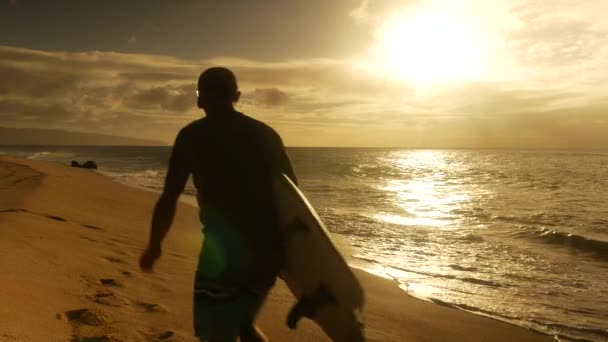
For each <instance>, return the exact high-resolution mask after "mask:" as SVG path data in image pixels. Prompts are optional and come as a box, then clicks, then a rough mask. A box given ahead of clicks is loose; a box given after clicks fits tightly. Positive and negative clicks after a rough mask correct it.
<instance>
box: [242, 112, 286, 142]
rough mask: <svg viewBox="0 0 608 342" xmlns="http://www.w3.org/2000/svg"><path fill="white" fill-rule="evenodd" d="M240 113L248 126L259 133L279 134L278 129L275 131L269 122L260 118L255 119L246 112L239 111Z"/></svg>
mask: <svg viewBox="0 0 608 342" xmlns="http://www.w3.org/2000/svg"><path fill="white" fill-rule="evenodd" d="M239 114H240V115H241V118H242V120H243V122H244V123H245V124H246V125H247V126H248V128H250V129H252V130H255V131H256V132H257V133H259V134H263V135H267V136H271V137H274V136H278V135H279V134H278V133H277V131H275V130H274V128H272V127H270V126H269V125H268V124H266V123H264V122H262V121H260V120H258V119H254V118H252V117H251V116H249V115H246V114H244V113H240V112H239Z"/></svg>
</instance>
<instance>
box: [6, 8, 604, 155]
mask: <svg viewBox="0 0 608 342" xmlns="http://www.w3.org/2000/svg"><path fill="white" fill-rule="evenodd" d="M607 16H608V1H605V0H588V1H572V0H550V1H549V0H546V1H543V0H535V1H532V0H514V1H507V0H449V1H448V0H405V1H394V0H332V1H326V0H309V1H281V0H257V1H247V0H232V1H206V0H175V1H168V0H167V1H160V0H148V1H114V0H104V1H93V0H91V1H81V0H72V1H63V0H54V1H43V0H39V1H29V0H0V76H1V77H0V126H4V127H19V128H53V129H67V130H72V131H81V132H95V133H103V134H114V135H121V136H129V137H137V138H145V139H153V140H162V141H166V142H167V143H171V142H172V141H173V139H174V137H175V135H176V134H177V132H178V131H179V129H180V128H181V127H183V126H184V125H185V124H187V123H189V122H191V121H193V120H196V119H198V118H200V117H201V116H202V115H203V114H202V113H201V112H200V110H198V109H197V108H196V105H195V101H196V98H195V96H196V95H195V90H196V85H195V83H196V79H197V77H198V75H199V74H200V72H202V71H203V70H204V69H205V68H207V67H210V66H218V65H219V66H227V67H230V68H231V69H232V70H233V71H234V72H235V74H236V75H237V78H238V79H239V87H240V90H241V92H242V93H243V95H242V98H241V101H240V102H239V103H238V104H237V109H238V110H240V111H243V112H244V113H246V114H248V115H250V116H252V117H255V118H257V119H260V120H262V121H264V122H266V123H268V124H270V125H271V126H272V127H274V128H275V129H276V130H277V131H278V132H279V133H280V134H281V135H282V136H283V140H284V141H285V142H286V144H287V145H289V146H374V147H410V148H560V149H561V148H577V149H578V148H583V149H608V21H607V20H605V18H606V17H607Z"/></svg>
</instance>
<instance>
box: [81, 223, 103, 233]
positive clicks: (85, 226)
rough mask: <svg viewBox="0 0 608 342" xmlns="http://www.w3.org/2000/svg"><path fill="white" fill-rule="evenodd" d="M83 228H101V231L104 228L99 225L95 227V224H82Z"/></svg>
mask: <svg viewBox="0 0 608 342" xmlns="http://www.w3.org/2000/svg"><path fill="white" fill-rule="evenodd" d="M82 226H83V227H84V228H88V229H94V230H101V231H105V229H103V228H101V227H97V226H93V225H90V224H83V225H82Z"/></svg>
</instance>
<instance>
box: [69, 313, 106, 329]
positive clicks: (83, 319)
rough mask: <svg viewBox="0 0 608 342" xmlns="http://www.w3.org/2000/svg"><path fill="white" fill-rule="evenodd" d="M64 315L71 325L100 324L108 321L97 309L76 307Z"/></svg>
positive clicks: (96, 325)
mask: <svg viewBox="0 0 608 342" xmlns="http://www.w3.org/2000/svg"><path fill="white" fill-rule="evenodd" d="M65 317H66V318H67V320H68V322H70V324H72V325H73V326H81V325H87V326H95V327H98V326H102V325H105V324H107V323H109V322H110V320H109V319H108V318H107V316H106V315H104V314H103V312H101V311H99V310H93V309H78V310H70V311H66V312H65Z"/></svg>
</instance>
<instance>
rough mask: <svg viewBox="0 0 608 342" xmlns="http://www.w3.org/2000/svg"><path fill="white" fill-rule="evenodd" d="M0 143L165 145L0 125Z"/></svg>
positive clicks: (100, 135)
mask: <svg viewBox="0 0 608 342" xmlns="http://www.w3.org/2000/svg"><path fill="white" fill-rule="evenodd" d="M0 145H123V146H131V145H135V146H142V145H152V146H166V145H167V143H166V142H163V141H158V140H145V139H136V138H127V137H119V136H113V135H105V134H92V133H83V132H71V131H63V130H58V129H38V128H7V127H0Z"/></svg>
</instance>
